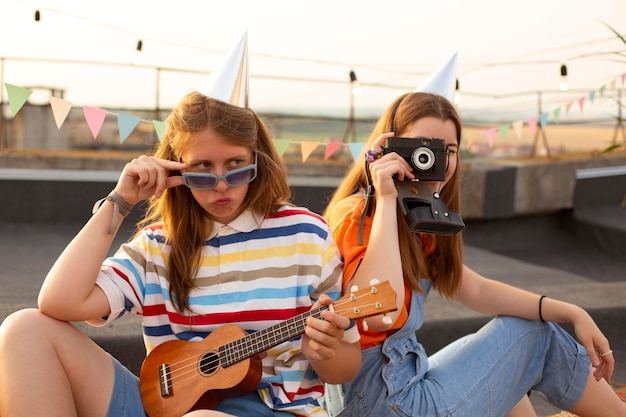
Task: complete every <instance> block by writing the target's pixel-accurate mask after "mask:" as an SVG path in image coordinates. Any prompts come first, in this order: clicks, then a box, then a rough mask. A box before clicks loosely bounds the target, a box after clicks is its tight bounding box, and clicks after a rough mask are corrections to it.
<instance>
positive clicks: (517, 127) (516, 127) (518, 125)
mask: <svg viewBox="0 0 626 417" xmlns="http://www.w3.org/2000/svg"><path fill="white" fill-rule="evenodd" d="M512 126H513V131H515V136H517V138H518V139H521V138H522V127H524V121H523V120H516V121H514V122H513V124H512Z"/></svg>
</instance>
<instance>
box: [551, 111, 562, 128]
mask: <svg viewBox="0 0 626 417" xmlns="http://www.w3.org/2000/svg"><path fill="white" fill-rule="evenodd" d="M552 114H553V115H554V123H556V124H559V116H560V115H561V108H560V107H559V108H558V109H555V110H554V112H552Z"/></svg>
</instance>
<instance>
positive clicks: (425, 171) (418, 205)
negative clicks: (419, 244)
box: [383, 137, 465, 235]
mask: <svg viewBox="0 0 626 417" xmlns="http://www.w3.org/2000/svg"><path fill="white" fill-rule="evenodd" d="M390 152H396V153H397V154H398V155H400V156H402V157H403V158H404V159H405V160H406V161H407V162H408V163H409V165H411V167H412V168H413V174H414V175H415V179H414V180H408V179H405V180H404V181H399V180H398V179H397V178H396V179H395V184H396V188H397V190H398V202H399V203H400V207H402V210H403V211H404V214H405V217H406V221H407V223H408V224H409V227H410V228H411V230H412V231H413V232H416V233H431V234H440V235H453V234H456V233H458V232H460V231H461V230H463V229H464V228H465V223H463V219H462V218H461V215H460V214H459V213H458V212H455V211H452V210H449V209H448V207H447V206H446V204H445V203H444V202H443V200H441V199H440V198H439V193H438V192H433V191H432V190H431V188H430V186H429V185H428V183H427V181H444V180H445V179H446V170H447V165H448V153H447V151H446V145H445V141H443V140H442V139H437V138H399V137H393V138H389V139H388V140H387V147H386V148H383V153H384V154H388V153H390Z"/></svg>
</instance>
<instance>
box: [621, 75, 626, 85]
mask: <svg viewBox="0 0 626 417" xmlns="http://www.w3.org/2000/svg"><path fill="white" fill-rule="evenodd" d="M624 81H626V72H625V73H623V74H622V87H623V86H624Z"/></svg>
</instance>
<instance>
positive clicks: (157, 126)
mask: <svg viewBox="0 0 626 417" xmlns="http://www.w3.org/2000/svg"><path fill="white" fill-rule="evenodd" d="M152 126H154V131H155V132H156V134H157V137H158V138H159V142H163V136H165V123H163V122H162V121H160V120H153V121H152Z"/></svg>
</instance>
